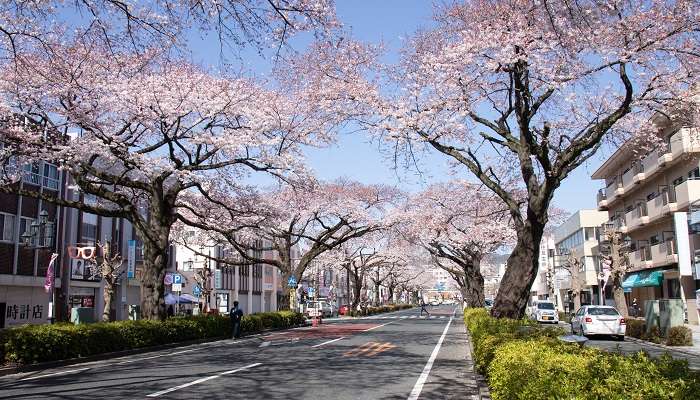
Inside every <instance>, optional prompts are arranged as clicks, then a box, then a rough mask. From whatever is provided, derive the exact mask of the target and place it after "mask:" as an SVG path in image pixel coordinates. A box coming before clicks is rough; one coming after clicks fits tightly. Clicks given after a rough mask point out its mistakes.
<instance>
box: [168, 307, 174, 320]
mask: <svg viewBox="0 0 700 400" xmlns="http://www.w3.org/2000/svg"><path fill="white" fill-rule="evenodd" d="M174 316H175V309H173V305H172V304H171V305H169V306H168V318H170V317H174Z"/></svg>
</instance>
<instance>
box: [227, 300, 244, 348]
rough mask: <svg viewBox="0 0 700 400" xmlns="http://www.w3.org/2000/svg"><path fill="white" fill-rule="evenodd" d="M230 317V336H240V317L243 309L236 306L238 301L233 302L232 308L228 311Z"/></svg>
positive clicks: (236, 337) (235, 337)
mask: <svg viewBox="0 0 700 400" xmlns="http://www.w3.org/2000/svg"><path fill="white" fill-rule="evenodd" d="M229 316H230V317H231V336H232V337H233V338H234V339H238V338H239V337H241V319H242V318H243V310H241V309H240V308H238V302H237V301H234V302H233V308H232V309H231V312H230V313H229Z"/></svg>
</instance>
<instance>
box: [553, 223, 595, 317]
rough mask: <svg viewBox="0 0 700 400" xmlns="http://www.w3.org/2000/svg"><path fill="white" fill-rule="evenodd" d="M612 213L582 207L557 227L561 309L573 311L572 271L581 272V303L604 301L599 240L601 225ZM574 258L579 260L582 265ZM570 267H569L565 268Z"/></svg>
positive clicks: (556, 291)
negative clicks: (599, 276) (600, 281)
mask: <svg viewBox="0 0 700 400" xmlns="http://www.w3.org/2000/svg"><path fill="white" fill-rule="evenodd" d="M607 220H608V214H607V213H606V212H604V211H598V210H579V211H577V212H576V213H575V214H574V215H572V216H571V217H569V219H567V220H566V222H564V223H563V224H561V225H560V226H559V227H557V228H556V229H555V230H554V249H555V251H554V254H553V255H552V257H551V262H552V265H553V267H554V271H553V272H554V274H553V277H552V278H551V279H552V281H553V284H554V294H555V296H556V304H557V307H558V308H559V309H560V311H573V310H571V306H572V302H573V301H572V299H571V297H570V290H571V286H572V285H571V282H572V279H571V277H572V274H577V278H578V282H579V285H580V287H581V295H580V296H581V297H580V299H581V304H601V302H604V301H605V300H604V297H603V296H601V288H600V286H601V285H600V283H599V280H598V274H599V273H600V271H601V264H600V253H599V248H598V239H599V237H600V232H601V225H602V224H603V223H605V222H606V221H607ZM574 259H575V260H577V261H578V265H579V267H578V268H576V267H573V268H572V267H571V266H572V265H576V263H575V262H574ZM563 267H566V268H563Z"/></svg>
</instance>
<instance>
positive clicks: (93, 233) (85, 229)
mask: <svg viewBox="0 0 700 400" xmlns="http://www.w3.org/2000/svg"><path fill="white" fill-rule="evenodd" d="M81 228H82V229H81V234H80V243H83V244H94V243H95V241H96V240H97V225H95V224H90V223H87V222H83V224H82V225H81Z"/></svg>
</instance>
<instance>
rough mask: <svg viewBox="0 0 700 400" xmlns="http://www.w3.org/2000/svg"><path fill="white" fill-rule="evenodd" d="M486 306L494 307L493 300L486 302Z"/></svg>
mask: <svg viewBox="0 0 700 400" xmlns="http://www.w3.org/2000/svg"><path fill="white" fill-rule="evenodd" d="M484 304H485V305H487V306H492V305H493V300H484Z"/></svg>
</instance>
